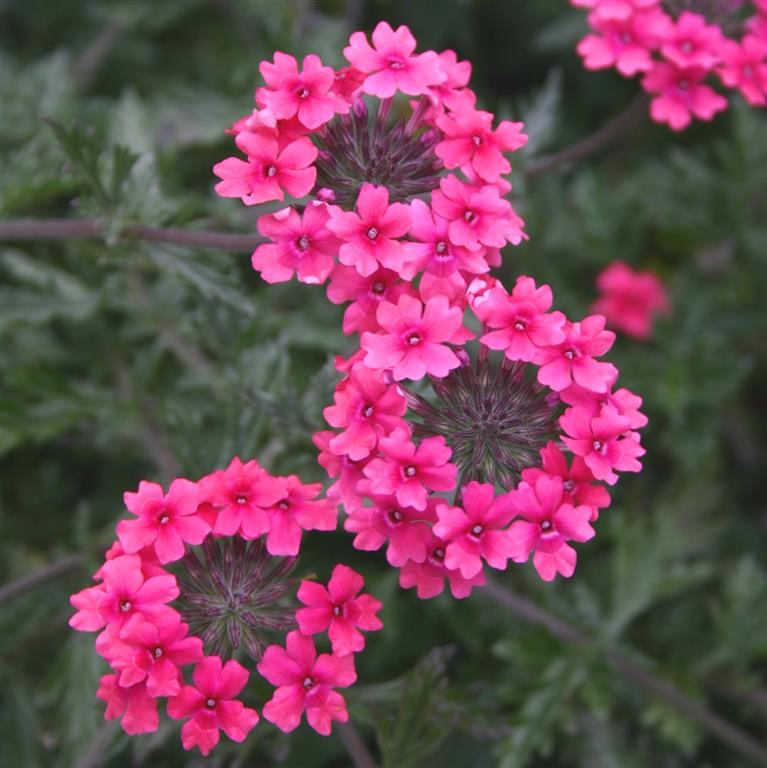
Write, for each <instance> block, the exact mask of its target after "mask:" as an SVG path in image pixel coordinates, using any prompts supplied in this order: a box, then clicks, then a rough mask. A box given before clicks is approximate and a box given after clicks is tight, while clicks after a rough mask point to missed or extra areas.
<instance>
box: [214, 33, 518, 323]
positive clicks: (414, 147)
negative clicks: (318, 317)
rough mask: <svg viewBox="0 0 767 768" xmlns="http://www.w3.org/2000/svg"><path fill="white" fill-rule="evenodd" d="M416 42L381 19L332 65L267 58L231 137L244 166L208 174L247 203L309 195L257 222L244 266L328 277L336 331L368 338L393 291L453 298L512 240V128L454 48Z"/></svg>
mask: <svg viewBox="0 0 767 768" xmlns="http://www.w3.org/2000/svg"><path fill="white" fill-rule="evenodd" d="M415 47H416V42H415V39H414V38H413V36H412V35H411V34H410V31H409V30H408V29H407V27H398V28H397V29H396V30H394V29H392V28H391V27H390V26H389V25H388V24H387V23H386V22H381V23H380V24H378V26H377V27H376V28H375V30H374V32H373V35H372V45H371V43H370V42H369V41H368V39H367V38H366V36H365V35H364V34H363V33H362V32H355V33H354V34H352V36H351V37H350V39H349V45H348V47H346V48H345V49H344V55H345V56H346V58H347V60H348V62H349V66H348V67H344V68H342V69H339V70H333V69H332V68H331V67H327V66H324V65H323V64H322V63H321V61H320V59H319V58H318V57H317V56H307V57H306V58H305V59H304V60H303V63H302V65H301V69H299V68H298V62H297V61H296V60H295V59H294V58H293V57H292V56H288V55H287V54H284V53H276V54H275V56H274V62H268V61H264V62H262V63H261V65H260V70H261V74H262V76H263V78H264V81H265V83H266V85H265V86H263V87H260V88H258V89H257V90H256V108H255V109H254V110H253V112H252V114H251V115H249V116H246V117H244V118H242V119H240V120H238V121H237V122H236V123H235V124H234V125H233V126H232V128H231V133H232V134H234V136H235V143H236V144H237V147H238V149H240V150H241V151H242V152H243V153H244V154H245V155H246V158H247V159H245V160H243V159H240V158H236V157H230V158H227V159H226V160H223V161H222V162H220V163H218V164H217V165H216V166H215V167H214V169H213V170H214V172H215V173H216V175H217V176H219V177H220V178H221V181H220V182H219V183H218V184H217V185H216V190H217V192H218V193H219V194H220V195H223V196H224V197H239V198H241V199H242V201H243V202H244V203H245V204H246V205H253V204H255V203H261V202H265V201H272V200H279V201H282V200H284V199H285V196H286V194H287V195H290V196H292V197H293V198H305V197H306V196H308V199H307V200H304V201H302V202H301V203H298V202H296V203H294V204H292V205H291V206H289V207H287V208H282V209H281V210H278V211H276V212H274V213H268V214H264V215H262V216H260V217H259V219H258V230H259V232H260V233H261V234H262V235H264V237H265V238H267V239H268V242H267V243H265V244H263V245H261V246H259V247H258V249H257V250H256V251H255V253H254V254H253V259H252V262H253V267H254V268H255V269H257V270H258V271H259V272H260V273H261V276H262V277H263V278H264V280H266V281H267V282H270V283H274V282H281V281H285V280H289V279H290V278H291V277H292V276H293V275H296V277H297V278H298V280H299V281H301V282H304V283H324V282H325V281H329V284H328V289H327V293H328V297H329V298H330V300H331V301H332V302H334V303H336V304H340V303H344V302H349V301H350V302H351V305H350V306H349V307H348V309H347V311H346V314H345V316H344V331H345V332H347V333H351V332H352V331H365V330H373V329H376V328H377V327H378V321H377V320H376V308H377V307H378V305H379V304H381V303H382V302H384V301H390V302H391V301H394V302H396V301H397V299H398V297H399V296H401V295H403V294H407V296H408V297H409V298H410V299H412V301H414V302H417V303H418V305H419V306H424V302H426V301H427V300H428V299H430V298H431V297H435V296H440V295H443V294H444V295H447V296H451V297H457V296H459V295H461V294H462V293H463V292H464V291H465V289H466V287H467V285H468V283H469V282H470V281H471V279H472V278H473V277H474V276H476V275H480V274H484V273H486V272H488V271H489V270H490V267H491V266H492V265H497V264H499V263H500V254H499V248H501V247H503V246H504V245H506V244H507V243H513V244H518V243H519V242H520V241H521V240H522V239H524V238H525V234H524V232H523V226H524V224H523V222H522V219H521V218H520V217H519V216H518V215H517V214H516V213H515V211H514V209H513V208H512V206H511V203H509V202H508V200H506V199H505V197H504V195H505V194H506V192H508V191H509V189H510V184H509V183H508V181H506V180H505V179H504V175H505V174H508V173H509V172H510V171H511V165H510V164H509V161H508V159H507V158H506V157H505V153H507V152H511V151H514V150H516V149H518V148H519V147H522V146H524V144H525V143H526V142H527V136H526V135H525V134H524V133H522V124H521V123H514V122H510V121H508V120H503V121H500V122H499V123H498V124H497V125H495V126H494V117H493V115H492V114H491V113H490V112H486V111H484V110H481V109H478V108H477V105H476V97H475V95H474V93H473V92H472V91H471V90H470V89H469V88H467V87H466V86H467V83H468V81H469V75H470V71H471V66H470V65H469V63H468V62H465V61H458V59H457V57H456V55H455V53H454V52H453V51H443V52H441V53H439V54H437V53H435V52H434V51H427V52H425V53H416V52H415ZM397 94H404V95H405V97H404V98H403V99H402V100H400V101H396V102H395V100H394V97H395V96H396V95H397ZM408 97H412V98H408ZM416 279H418V282H419V291H420V295H419V292H416V290H415V289H414V285H413V281H414V280H416ZM411 307H413V310H412V311H413V312H415V311H416V309H415V307H416V305H415V304H412V303H411ZM433 311H434V310H429V312H430V313H433Z"/></svg>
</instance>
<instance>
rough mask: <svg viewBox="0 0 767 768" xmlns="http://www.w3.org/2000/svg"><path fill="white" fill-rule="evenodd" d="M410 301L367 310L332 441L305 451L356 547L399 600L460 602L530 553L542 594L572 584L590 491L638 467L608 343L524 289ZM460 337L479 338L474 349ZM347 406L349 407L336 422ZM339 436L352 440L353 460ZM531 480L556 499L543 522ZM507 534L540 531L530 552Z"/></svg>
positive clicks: (595, 318) (629, 400)
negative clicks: (377, 561) (324, 474)
mask: <svg viewBox="0 0 767 768" xmlns="http://www.w3.org/2000/svg"><path fill="white" fill-rule="evenodd" d="M413 290H414V292H417V296H414V295H411V294H409V293H408V294H403V295H402V296H401V297H400V298H399V299H398V300H397V304H394V303H392V302H387V301H383V302H381V303H380V304H379V305H378V309H377V310H376V320H377V322H378V328H377V330H368V331H365V332H363V333H362V334H361V337H360V342H361V350H360V352H359V353H356V354H355V355H353V356H352V357H351V358H350V360H349V361H344V362H343V363H342V364H340V365H339V367H340V369H342V370H343V371H345V373H346V375H345V376H344V378H343V379H342V381H341V382H340V383H339V385H338V388H337V391H336V403H337V405H336V406H334V407H331V408H329V409H326V417H328V421H329V423H330V425H331V426H332V427H334V430H332V431H323V432H320V433H318V434H317V435H315V443H316V445H317V446H318V447H319V448H320V451H321V454H320V463H321V464H322V465H323V466H325V467H326V468H327V470H328V473H329V474H330V476H331V477H332V478H334V480H335V483H334V485H333V486H332V487H331V488H330V490H329V491H328V495H329V496H330V497H332V498H336V499H338V500H339V501H340V502H341V503H343V505H344V507H345V509H346V512H347V518H346V521H345V524H344V525H345V528H346V529H347V530H348V531H350V532H351V533H354V534H355V539H354V545H355V546H356V547H357V548H359V549H364V550H377V549H380V548H381V547H382V546H383V545H384V544H386V545H387V552H386V557H387V560H388V561H389V563H390V564H391V565H393V566H394V567H397V568H400V569H401V572H400V584H401V585H402V586H403V587H406V588H407V587H415V588H416V589H417V591H418V594H419V596H420V597H424V598H425V597H431V596H433V595H436V594H439V593H440V592H441V591H442V590H443V588H444V584H445V582H447V583H448V584H449V586H450V589H451V591H452V593H453V595H455V596H456V597H465V596H467V595H468V594H469V593H470V592H471V589H472V587H473V586H477V585H480V584H482V583H483V582H484V575H483V570H484V567H485V566H489V567H491V568H496V569H501V570H503V569H505V568H506V566H507V563H508V561H509V560H514V561H516V562H521V561H523V560H525V559H527V556H528V555H531V554H533V553H535V556H534V558H533V559H534V566H535V568H536V569H537V571H538V573H539V574H540V576H541V577H542V578H544V579H546V580H549V579H551V578H553V577H554V576H555V575H556V574H557V573H560V574H562V575H564V576H570V575H572V573H573V570H574V566H575V550H574V549H573V548H572V547H571V545H570V543H569V542H572V541H576V542H584V541H586V540H587V539H589V538H591V536H592V535H593V533H594V532H593V529H592V528H591V525H590V522H591V521H593V520H596V519H597V518H598V516H599V510H600V509H604V508H605V507H606V506H608V505H609V494H608V493H607V490H606V489H605V488H604V486H603V485H600V483H607V484H608V485H613V484H614V483H615V482H616V481H617V480H618V473H619V472H624V471H638V470H639V469H640V468H641V465H640V464H639V461H638V458H639V457H640V456H641V455H642V453H643V452H644V451H643V448H642V447H641V445H640V442H639V434H638V431H637V430H638V429H639V428H641V427H642V426H643V425H644V424H645V423H646V419H645V418H644V416H643V415H642V414H641V413H640V412H639V410H638V408H639V406H640V405H641V399H639V398H637V397H636V396H635V395H633V394H632V393H630V392H628V390H625V389H616V386H615V384H616V380H617V376H618V371H617V369H616V368H615V366H614V365H612V364H611V363H609V362H607V361H606V360H604V359H602V358H603V356H604V355H605V354H606V353H607V352H608V351H609V349H610V347H611V346H612V343H613V340H614V338H615V335H614V334H613V333H612V332H611V331H607V330H605V327H604V326H605V318H604V317H603V316H602V315H590V316H588V317H585V318H583V319H582V320H580V321H570V320H568V319H567V317H566V316H565V315H564V314H563V313H562V312H559V311H556V310H552V303H553V295H552V292H551V289H550V288H549V287H548V286H545V285H544V286H537V285H536V283H535V281H534V280H533V279H532V278H530V277H527V276H521V277H519V278H518V279H517V282H516V284H515V286H514V287H513V289H512V291H511V293H508V292H507V291H506V290H505V289H504V287H503V286H502V285H501V284H500V283H498V282H497V281H495V280H494V279H493V278H489V277H486V278H478V279H477V280H475V281H474V282H473V283H472V284H471V286H470V287H469V289H468V290H467V291H465V292H462V293H459V294H457V295H455V296H454V297H453V298H448V297H447V296H445V295H438V296H435V297H431V298H426V297H424V295H423V293H424V289H423V282H420V284H419V286H418V288H414V289H413ZM436 302H439V311H438V312H432V313H429V311H428V310H429V308H430V307H432V306H436ZM467 325H475V326H476V325H478V326H479V327H480V328H481V329H482V330H481V332H480V334H479V338H478V341H477V342H473V341H472V339H473V337H474V334H473V333H471V332H469V331H468V330H467V328H466V326H467ZM372 382H377V385H376V386H375V387H373V386H372ZM365 392H370V393H371V396H370V397H366V396H365V394H364V393H365ZM350 393H354V399H353V401H351V402H353V403H354V406H353V407H343V408H342V407H341V405H342V404H343V405H346V404H347V403H349V402H350V400H349V397H350ZM378 403H382V404H385V406H384V411H383V413H382V414H381V416H380V417H379V415H378V413H377V409H378ZM366 422H367V423H368V424H369V427H368V428H367V429H363V427H362V426H361V425H362V424H365V423H366ZM350 434H364V441H362V442H361V446H360V445H358V444H355V443H353V442H352V441H351V440H349V439H348V436H349V435H350ZM564 451H569V452H570V453H571V454H572V456H573V458H572V459H571V461H570V462H569V463H568V461H567V458H566V455H565V453H564ZM541 477H545V478H556V482H555V484H557V487H558V488H559V495H558V496H557V498H556V499H555V500H554V501H551V504H550V505H549V507H547V508H546V514H545V515H544V514H543V513H542V512H541V509H540V505H539V504H538V502H537V501H536V502H535V503H533V499H534V498H537V497H534V496H531V495H530V494H531V493H533V492H532V491H531V492H528V491H526V490H525V489H526V488H534V487H537V484H538V483H539V482H540V479H541ZM547 482H548V481H547ZM551 498H553V497H551V495H549V496H547V499H549V500H551ZM525 500H528V501H529V502H530V503H529V504H527V506H526V501H525ZM512 502H513V503H512ZM555 502H556V503H555ZM573 510H575V511H573ZM582 520H583V521H586V523H588V526H585V525H581V523H580V522H577V521H582ZM521 523H525V525H526V526H528V524H530V525H537V526H539V528H540V535H541V538H540V542H538V540H537V539H536V540H533V539H531V538H530V536H529V526H528V528H525V530H526V531H528V534H526V538H525V539H524V542H523V543H524V546H523V545H522V544H520V541H519V540H518V533H519V531H520V529H521V525H520V524H521ZM587 528H588V530H587ZM587 534H588V535H587ZM528 544H529V546H527V545H528ZM526 547H527V548H526ZM560 550H561V551H560ZM523 555H524V556H523Z"/></svg>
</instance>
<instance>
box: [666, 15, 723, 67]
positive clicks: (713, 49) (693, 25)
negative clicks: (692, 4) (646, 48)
mask: <svg viewBox="0 0 767 768" xmlns="http://www.w3.org/2000/svg"><path fill="white" fill-rule="evenodd" d="M723 41H724V37H723V35H722V30H721V29H720V28H719V27H718V26H716V25H713V24H712V25H708V24H706V19H705V18H704V17H703V16H701V15H700V14H699V13H690V12H689V11H683V12H682V14H681V15H680V16H679V18H678V19H677V20H676V23H675V24H674V25H673V26H671V27H670V28H669V29H668V30H666V32H665V34H664V39H663V44H662V45H661V49H660V51H661V53H662V54H663V56H665V57H666V59H668V60H669V61H670V62H671V63H672V64H675V65H676V66H677V67H679V68H681V69H690V68H699V69H702V70H710V69H711V68H712V67H713V66H714V65H715V64H716V63H717V62H718V61H719V51H720V48H721V45H722V42H723Z"/></svg>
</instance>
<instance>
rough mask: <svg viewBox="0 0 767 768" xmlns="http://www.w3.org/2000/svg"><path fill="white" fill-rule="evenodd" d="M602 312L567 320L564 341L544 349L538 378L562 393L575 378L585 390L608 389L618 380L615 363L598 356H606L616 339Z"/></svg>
mask: <svg viewBox="0 0 767 768" xmlns="http://www.w3.org/2000/svg"><path fill="white" fill-rule="evenodd" d="M604 327H605V319H604V317H602V315H590V316H589V317H585V318H584V319H583V320H581V321H580V322H576V323H570V322H567V323H565V325H564V327H563V331H564V334H565V338H564V341H561V342H560V343H559V344H557V345H556V346H551V347H546V348H543V349H541V351H540V353H539V354H538V356H537V362H538V363H539V365H540V366H541V367H540V368H539V369H538V381H539V382H540V383H541V384H543V385H544V386H547V387H551V388H552V389H553V390H554V391H556V392H559V391H560V390H563V389H565V387H568V386H570V384H571V383H572V382H573V381H574V382H575V383H576V384H580V386H582V387H583V388H584V389H590V390H592V391H593V392H606V391H607V387H608V384H609V383H611V382H612V381H614V377H615V375H616V371H615V366H614V365H612V363H600V362H597V361H596V360H594V358H595V357H599V356H600V355H603V354H604V353H605V352H607V350H609V349H610V347H612V345H613V341H615V334H614V333H613V332H612V331H605V330H604Z"/></svg>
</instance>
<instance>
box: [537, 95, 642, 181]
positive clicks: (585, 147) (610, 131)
mask: <svg viewBox="0 0 767 768" xmlns="http://www.w3.org/2000/svg"><path fill="white" fill-rule="evenodd" d="M647 104H648V97H647V94H645V93H640V94H639V95H638V96H637V97H636V98H635V99H634V100H633V101H632V102H631V103H630V104H629V105H628V107H626V109H624V110H623V111H622V112H619V113H618V114H617V115H615V116H614V117H613V118H611V119H610V120H608V121H607V122H606V123H605V124H604V125H603V126H602V127H601V128H600V129H599V130H597V131H595V132H594V133H592V134H591V135H590V136H587V137H586V138H585V139H581V140H580V141H577V142H576V143H575V144H571V145H570V146H569V147H565V148H564V149H563V150H560V151H559V152H555V153H554V154H551V155H546V156H544V157H539V158H538V159H536V160H532V161H531V162H530V163H528V165H527V167H526V168H525V178H527V179H534V178H536V177H537V176H543V175H544V174H546V173H548V172H549V171H553V170H555V169H556V168H559V167H560V166H563V165H572V164H573V163H576V162H578V161H579V160H583V159H584V158H586V157H588V156H589V155H592V154H594V153H595V152H597V151H599V150H600V149H602V147H604V146H606V145H607V144H609V143H610V142H611V141H613V140H614V139H616V138H618V136H620V135H621V134H622V133H624V132H625V131H627V130H628V129H629V128H631V127H632V126H633V125H634V124H635V123H636V121H637V119H638V118H639V117H640V116H641V115H643V114H644V113H646V111H647Z"/></svg>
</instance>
